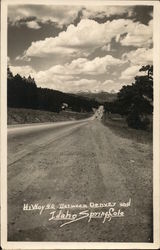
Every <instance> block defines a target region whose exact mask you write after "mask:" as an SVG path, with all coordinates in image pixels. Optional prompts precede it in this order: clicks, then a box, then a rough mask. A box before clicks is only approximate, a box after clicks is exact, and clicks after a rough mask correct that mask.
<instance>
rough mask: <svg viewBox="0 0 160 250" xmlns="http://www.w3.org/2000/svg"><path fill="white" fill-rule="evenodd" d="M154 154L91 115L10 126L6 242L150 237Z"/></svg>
mask: <svg viewBox="0 0 160 250" xmlns="http://www.w3.org/2000/svg"><path fill="white" fill-rule="evenodd" d="M150 155H151V146H150V145H148V144H140V143H136V142H133V141H132V140H130V139H126V138H122V137H120V136H118V135H116V134H114V133H113V132H112V131H111V130H110V129H109V128H108V127H106V126H104V125H103V124H102V123H101V122H100V121H99V120H97V119H93V118H89V119H86V120H80V121H72V122H63V123H55V124H41V125H27V126H17V127H16V126H11V127H9V128H8V240H10V241H17V240H18V241H82V242H85V241H90V242H92V241H97V242H98V241H102V242H104V241H106V242H151V241H152V161H151V159H150ZM120 203H121V205H120ZM122 203H123V204H122ZM47 204H48V205H47ZM60 204H61V205H60ZM64 204H65V207H64ZM43 206H44V208H43ZM49 206H50V207H49ZM29 208H30V209H31V208H32V210H29ZM33 208H34V210H33ZM47 208H48V209H47ZM110 209H111V210H110ZM112 209H114V212H115V214H114V212H113V210H112ZM109 211H110V212H109ZM113 214H114V215H115V217H114V216H113ZM105 216H106V217H105ZM107 216H108V217H107ZM82 217H83V218H82ZM104 217H105V218H104ZM68 222H69V223H68ZM66 223H68V224H66Z"/></svg>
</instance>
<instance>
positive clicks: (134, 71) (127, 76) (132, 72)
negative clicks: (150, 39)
mask: <svg viewBox="0 0 160 250" xmlns="http://www.w3.org/2000/svg"><path fill="white" fill-rule="evenodd" d="M140 68H141V66H139V65H133V66H130V67H128V68H127V69H125V70H124V71H123V72H122V73H121V77H120V79H123V80H127V81H129V82H130V81H133V80H134V78H135V76H137V75H145V73H144V72H139V70H140Z"/></svg>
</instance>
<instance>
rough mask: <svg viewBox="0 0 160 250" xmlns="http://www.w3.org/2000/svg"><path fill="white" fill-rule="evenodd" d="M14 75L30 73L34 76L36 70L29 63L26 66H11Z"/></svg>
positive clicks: (27, 74)
mask: <svg viewBox="0 0 160 250" xmlns="http://www.w3.org/2000/svg"><path fill="white" fill-rule="evenodd" d="M10 69H11V72H12V73H13V75H16V74H20V75H21V76H25V77H28V76H29V75H30V76H32V77H34V76H35V74H36V71H35V70H34V69H33V68H32V67H31V66H29V65H26V66H12V65H11V66H10Z"/></svg>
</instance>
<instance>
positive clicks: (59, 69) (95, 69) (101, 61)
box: [48, 55, 124, 75]
mask: <svg viewBox="0 0 160 250" xmlns="http://www.w3.org/2000/svg"><path fill="white" fill-rule="evenodd" d="M123 63H124V61H123V60H120V59H118V58H114V57H112V56H111V55H107V56H105V57H96V58H94V59H93V60H88V59H86V58H78V59H75V60H73V61H72V62H71V63H66V64H65V65H55V66H53V67H52V68H50V69H49V70H48V71H49V72H52V73H53V74H62V75H63V74H70V75H76V74H88V75H99V74H104V73H106V72H109V70H110V68H111V67H112V66H120V65H122V64H123Z"/></svg>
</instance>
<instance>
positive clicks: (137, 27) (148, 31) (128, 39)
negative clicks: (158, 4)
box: [120, 21, 153, 47]
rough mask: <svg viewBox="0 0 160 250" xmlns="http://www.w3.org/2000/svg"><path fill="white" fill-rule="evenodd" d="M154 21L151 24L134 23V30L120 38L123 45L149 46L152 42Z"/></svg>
mask: <svg viewBox="0 0 160 250" xmlns="http://www.w3.org/2000/svg"><path fill="white" fill-rule="evenodd" d="M152 29H153V21H150V22H149V25H144V24H141V23H134V28H133V30H130V31H129V32H128V33H127V35H126V36H125V37H124V38H123V39H121V40H120V43H121V44H122V45H123V46H135V47H149V46H150V45H151V44H152V35H153V34H152V33H153V32H152Z"/></svg>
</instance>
